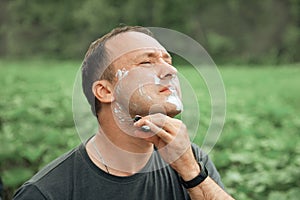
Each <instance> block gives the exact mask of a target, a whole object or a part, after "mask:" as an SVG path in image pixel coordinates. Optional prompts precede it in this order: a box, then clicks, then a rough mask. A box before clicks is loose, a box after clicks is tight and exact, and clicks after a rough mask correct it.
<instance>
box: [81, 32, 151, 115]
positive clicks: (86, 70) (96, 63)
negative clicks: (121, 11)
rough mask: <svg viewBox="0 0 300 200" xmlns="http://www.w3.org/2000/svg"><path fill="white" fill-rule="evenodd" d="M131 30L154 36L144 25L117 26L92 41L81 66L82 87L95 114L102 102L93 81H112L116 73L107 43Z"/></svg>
mask: <svg viewBox="0 0 300 200" xmlns="http://www.w3.org/2000/svg"><path fill="white" fill-rule="evenodd" d="M129 31H134V32H141V33H144V34H146V35H149V36H151V37H153V34H152V32H151V31H150V30H149V29H147V28H145V27H142V26H123V27H117V28H115V29H113V30H112V31H110V32H109V33H107V34H106V35H104V36H102V37H101V38H98V39H97V40H95V41H94V42H92V43H91V45H90V47H89V49H88V51H87V52H86V54H85V57H84V60H83V62H82V66H81V72H82V88H83V92H84V95H85V96H86V98H87V100H88V102H89V104H90V106H91V110H92V112H93V114H94V115H95V116H97V113H98V112H99V111H100V109H101V102H100V101H99V100H98V99H97V98H96V97H95V96H94V94H93V91H92V86H93V83H94V82H95V81H97V80H108V81H110V82H112V81H113V79H114V75H115V71H114V69H113V66H112V64H111V63H109V58H108V54H107V51H106V49H105V43H106V41H107V40H108V39H110V38H112V37H114V36H116V35H118V34H120V33H124V32H129Z"/></svg>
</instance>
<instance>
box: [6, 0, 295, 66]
mask: <svg viewBox="0 0 300 200" xmlns="http://www.w3.org/2000/svg"><path fill="white" fill-rule="evenodd" d="M119 24H127V25H143V26H150V27H151V26H154V27H164V28H169V29H173V30H177V31H180V32H183V33H185V34H187V35H189V36H190V37H192V38H194V39H196V40H197V41H198V42H200V44H202V45H203V46H204V48H205V49H206V50H207V51H208V52H209V54H210V55H211V56H212V57H213V58H214V60H215V61H217V62H218V63H228V62H229V63H230V64H232V63H251V64H257V63H263V64H270V63H271V64H278V63H291V62H299V61H300V56H299V51H300V49H299V48H300V47H299V45H298V44H299V43H300V1H299V0H285V1H282V0H265V1H261V0H252V1H240V0H227V1H223V0H214V1H211V0H189V1H181V0H152V1H149V0H113V1H111V0H85V1H81V0H52V1H45V0H1V1H0V43H1V45H0V57H10V58H17V57H21V58H24V57H27V58H28V57H32V56H34V57H47V58H49V57H50V58H55V59H57V58H61V59H70V58H72V59H78V58H81V57H82V55H83V54H84V53H85V50H86V49H87V47H88V45H89V44H90V43H91V42H92V41H94V40H95V39H96V38H98V37H100V36H101V35H103V34H104V33H107V32H108V31H109V30H111V29H112V28H114V27H116V26H118V25H119Z"/></svg>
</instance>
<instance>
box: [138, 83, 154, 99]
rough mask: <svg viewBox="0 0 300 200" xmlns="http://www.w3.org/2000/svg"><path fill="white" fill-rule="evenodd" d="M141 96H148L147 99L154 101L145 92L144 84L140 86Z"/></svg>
mask: <svg viewBox="0 0 300 200" xmlns="http://www.w3.org/2000/svg"><path fill="white" fill-rule="evenodd" d="M138 89H139V94H140V95H141V96H146V98H147V99H149V100H152V98H151V97H150V96H149V95H147V94H146V92H145V91H144V84H139V88H138Z"/></svg>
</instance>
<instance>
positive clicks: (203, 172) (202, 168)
mask: <svg viewBox="0 0 300 200" xmlns="http://www.w3.org/2000/svg"><path fill="white" fill-rule="evenodd" d="M198 164H199V167H200V174H198V176H196V177H195V178H193V179H192V180H189V181H184V180H183V179H182V178H180V179H181V180H180V181H181V184H182V185H183V186H184V187H185V188H186V189H189V188H193V187H195V186H197V185H199V184H200V183H202V182H203V181H204V180H205V179H206V178H207V176H208V172H207V169H206V167H205V166H204V164H203V163H202V162H199V163H198Z"/></svg>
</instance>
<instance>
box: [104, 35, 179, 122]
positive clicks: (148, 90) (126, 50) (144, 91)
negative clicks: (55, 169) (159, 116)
mask: <svg viewBox="0 0 300 200" xmlns="http://www.w3.org/2000/svg"><path fill="white" fill-rule="evenodd" d="M106 49H107V51H108V53H109V57H110V58H111V59H112V63H113V66H114V68H115V71H116V72H117V73H116V77H115V80H116V82H115V85H114V89H115V90H114V96H115V99H116V100H115V102H113V103H112V106H114V107H113V111H114V113H115V114H116V115H118V116H117V117H118V118H119V119H120V120H122V118H123V117H124V113H127V114H129V115H130V117H131V118H133V117H134V116H135V115H141V116H146V115H148V114H152V113H158V112H159V113H163V114H166V115H169V116H172V117H173V116H175V115H177V114H178V113H180V112H181V110H182V103H181V93H180V86H179V81H178V78H177V70H176V69H175V68H174V67H173V66H172V60H171V57H170V55H169V54H168V52H167V51H166V50H165V49H164V48H163V47H162V46H161V45H160V44H159V43H158V42H157V41H156V40H155V39H154V38H152V37H150V36H148V35H146V34H143V33H139V32H126V33H121V34H119V35H117V36H115V37H113V38H112V39H110V40H108V41H107V43H106ZM124 118H125V117H124ZM123 120H124V119H123Z"/></svg>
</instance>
